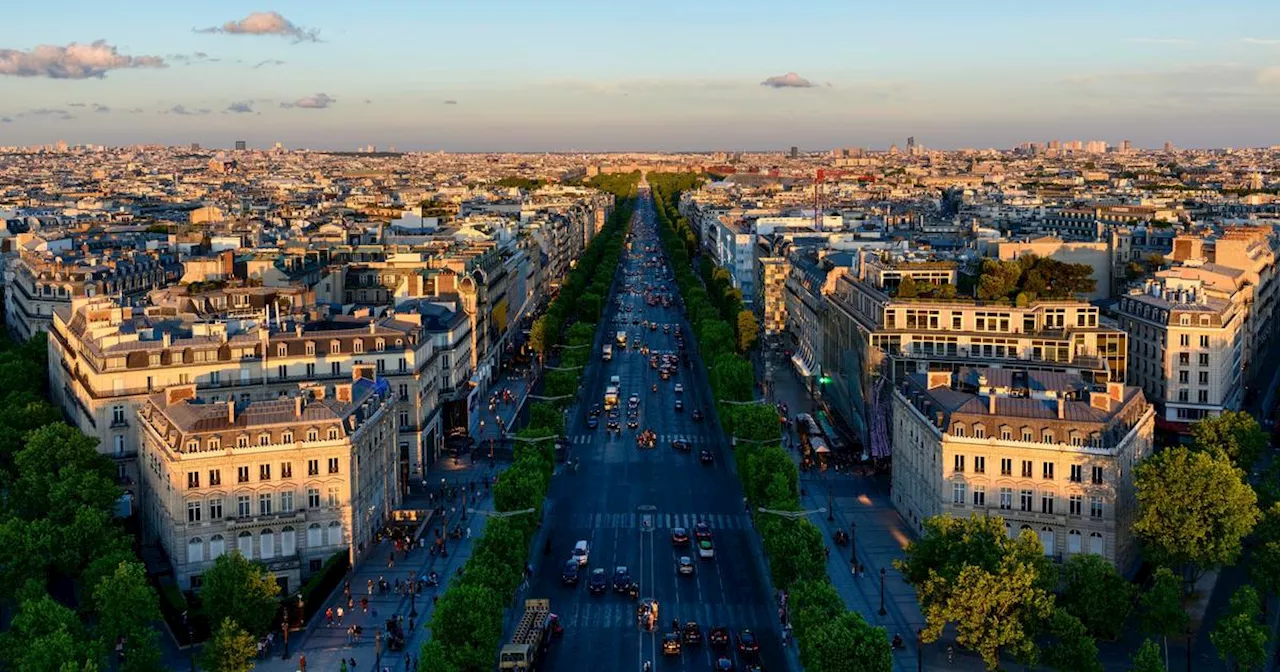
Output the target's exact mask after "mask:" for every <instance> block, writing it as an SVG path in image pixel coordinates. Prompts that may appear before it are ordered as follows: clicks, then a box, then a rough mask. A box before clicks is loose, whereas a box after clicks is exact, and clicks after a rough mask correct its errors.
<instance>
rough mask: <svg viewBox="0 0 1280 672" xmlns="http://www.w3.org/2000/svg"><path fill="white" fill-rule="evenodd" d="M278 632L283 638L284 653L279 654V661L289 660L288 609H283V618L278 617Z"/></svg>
mask: <svg viewBox="0 0 1280 672" xmlns="http://www.w3.org/2000/svg"><path fill="white" fill-rule="evenodd" d="M280 632H281V634H282V635H283V638H284V653H282V654H280V660H288V659H289V607H287V606H286V607H284V616H282V617H280Z"/></svg>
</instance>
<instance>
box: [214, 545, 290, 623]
mask: <svg viewBox="0 0 1280 672" xmlns="http://www.w3.org/2000/svg"><path fill="white" fill-rule="evenodd" d="M279 595H280V584H278V583H276V579H275V577H274V576H272V575H271V572H268V571H267V569H266V567H263V566H262V565H260V564H258V563H255V562H253V561H251V560H247V559H245V557H244V556H243V555H240V553H239V551H233V552H231V553H225V554H223V555H220V556H218V559H217V560H216V561H214V563H213V567H212V568H210V569H209V571H208V572H205V575H204V588H203V589H202V590H201V591H200V597H201V598H202V599H203V600H204V611H205V613H206V614H207V615H208V616H209V622H210V623H222V622H223V621H224V620H226V619H230V620H232V621H235V623H236V625H238V626H240V627H242V628H244V629H245V630H246V631H247V632H248V633H249V634H250V635H255V636H260V635H262V634H265V633H266V632H267V630H268V629H270V628H271V626H272V625H273V624H274V623H275V619H276V614H277V613H278V612H279V606H280V605H279Z"/></svg>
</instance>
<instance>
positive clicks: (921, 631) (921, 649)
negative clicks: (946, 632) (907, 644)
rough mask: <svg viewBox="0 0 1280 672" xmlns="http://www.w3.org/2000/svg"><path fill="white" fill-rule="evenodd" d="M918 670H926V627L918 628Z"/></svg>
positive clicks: (918, 671)
mask: <svg viewBox="0 0 1280 672" xmlns="http://www.w3.org/2000/svg"><path fill="white" fill-rule="evenodd" d="M916 672H924V628H916Z"/></svg>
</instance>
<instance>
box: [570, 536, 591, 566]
mask: <svg viewBox="0 0 1280 672" xmlns="http://www.w3.org/2000/svg"><path fill="white" fill-rule="evenodd" d="M590 558H591V542H589V541H587V540H586V539H580V540H578V543H576V544H574V545H573V559H574V560H576V561H577V562H578V564H579V565H585V564H587V561H588V560H589V559H590Z"/></svg>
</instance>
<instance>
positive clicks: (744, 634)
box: [738, 630, 760, 657]
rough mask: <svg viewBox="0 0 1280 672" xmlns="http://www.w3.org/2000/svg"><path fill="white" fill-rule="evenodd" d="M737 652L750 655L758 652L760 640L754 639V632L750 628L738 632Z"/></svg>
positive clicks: (752, 655)
mask: <svg viewBox="0 0 1280 672" xmlns="http://www.w3.org/2000/svg"><path fill="white" fill-rule="evenodd" d="M738 653H740V654H742V655H744V656H751V657H754V656H755V655H756V654H758V653H760V642H759V641H758V640H756V633H754V632H751V631H750V630H740V631H739V632H738Z"/></svg>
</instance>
